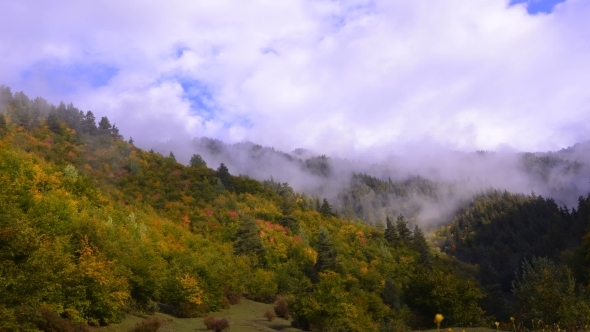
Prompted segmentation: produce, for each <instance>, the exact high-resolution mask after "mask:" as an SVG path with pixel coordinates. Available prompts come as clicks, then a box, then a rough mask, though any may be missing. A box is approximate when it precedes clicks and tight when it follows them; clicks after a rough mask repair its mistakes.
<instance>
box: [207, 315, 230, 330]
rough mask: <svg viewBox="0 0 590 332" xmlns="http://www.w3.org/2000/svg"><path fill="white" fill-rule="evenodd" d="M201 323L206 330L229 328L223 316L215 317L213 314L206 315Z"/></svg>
mask: <svg viewBox="0 0 590 332" xmlns="http://www.w3.org/2000/svg"><path fill="white" fill-rule="evenodd" d="M203 323H205V327H206V328H207V330H213V331H215V332H221V331H225V330H227V329H228V328H229V322H228V321H227V319H225V318H215V317H213V316H207V317H206V318H205V319H204V320H203Z"/></svg>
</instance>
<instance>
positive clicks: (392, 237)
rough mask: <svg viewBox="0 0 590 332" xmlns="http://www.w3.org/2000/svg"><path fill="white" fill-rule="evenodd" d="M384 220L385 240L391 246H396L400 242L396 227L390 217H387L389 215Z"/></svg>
mask: <svg viewBox="0 0 590 332" xmlns="http://www.w3.org/2000/svg"><path fill="white" fill-rule="evenodd" d="M385 220H386V224H385V225H386V226H385V227H386V228H385V240H387V242H388V243H389V244H390V245H391V246H394V247H397V246H399V244H400V238H399V235H398V234H397V230H396V227H395V226H394V225H393V223H392V222H391V219H389V216H388V217H387V218H386V219H385Z"/></svg>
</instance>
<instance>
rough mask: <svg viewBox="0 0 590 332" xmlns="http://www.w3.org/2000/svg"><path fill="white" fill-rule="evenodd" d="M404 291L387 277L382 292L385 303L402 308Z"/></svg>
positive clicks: (398, 308)
mask: <svg viewBox="0 0 590 332" xmlns="http://www.w3.org/2000/svg"><path fill="white" fill-rule="evenodd" d="M401 295H402V291H401V289H400V288H399V286H398V285H397V284H396V283H395V282H394V281H393V280H392V279H391V278H389V277H387V278H386V279H385V287H383V292H381V298H382V299H383V303H385V304H387V305H388V306H389V307H391V308H392V309H395V310H400V309H401V307H402V301H401Z"/></svg>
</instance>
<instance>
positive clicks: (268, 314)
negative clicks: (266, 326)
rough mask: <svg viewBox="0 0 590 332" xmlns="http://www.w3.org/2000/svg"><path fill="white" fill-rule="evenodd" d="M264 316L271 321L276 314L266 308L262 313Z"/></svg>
mask: <svg viewBox="0 0 590 332" xmlns="http://www.w3.org/2000/svg"><path fill="white" fill-rule="evenodd" d="M264 317H266V319H268V321H269V322H271V321H272V320H273V319H275V317H277V315H275V313H274V312H272V311H270V310H268V311H267V312H265V313H264Z"/></svg>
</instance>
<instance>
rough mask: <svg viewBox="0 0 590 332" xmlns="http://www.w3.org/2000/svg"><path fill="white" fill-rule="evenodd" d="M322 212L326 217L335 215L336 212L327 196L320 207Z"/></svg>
mask: <svg viewBox="0 0 590 332" xmlns="http://www.w3.org/2000/svg"><path fill="white" fill-rule="evenodd" d="M320 213H321V214H322V215H324V216H325V217H329V216H333V215H334V213H333V212H332V206H330V203H328V200H327V199H325V198H324V200H323V202H322V206H321V207H320Z"/></svg>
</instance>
